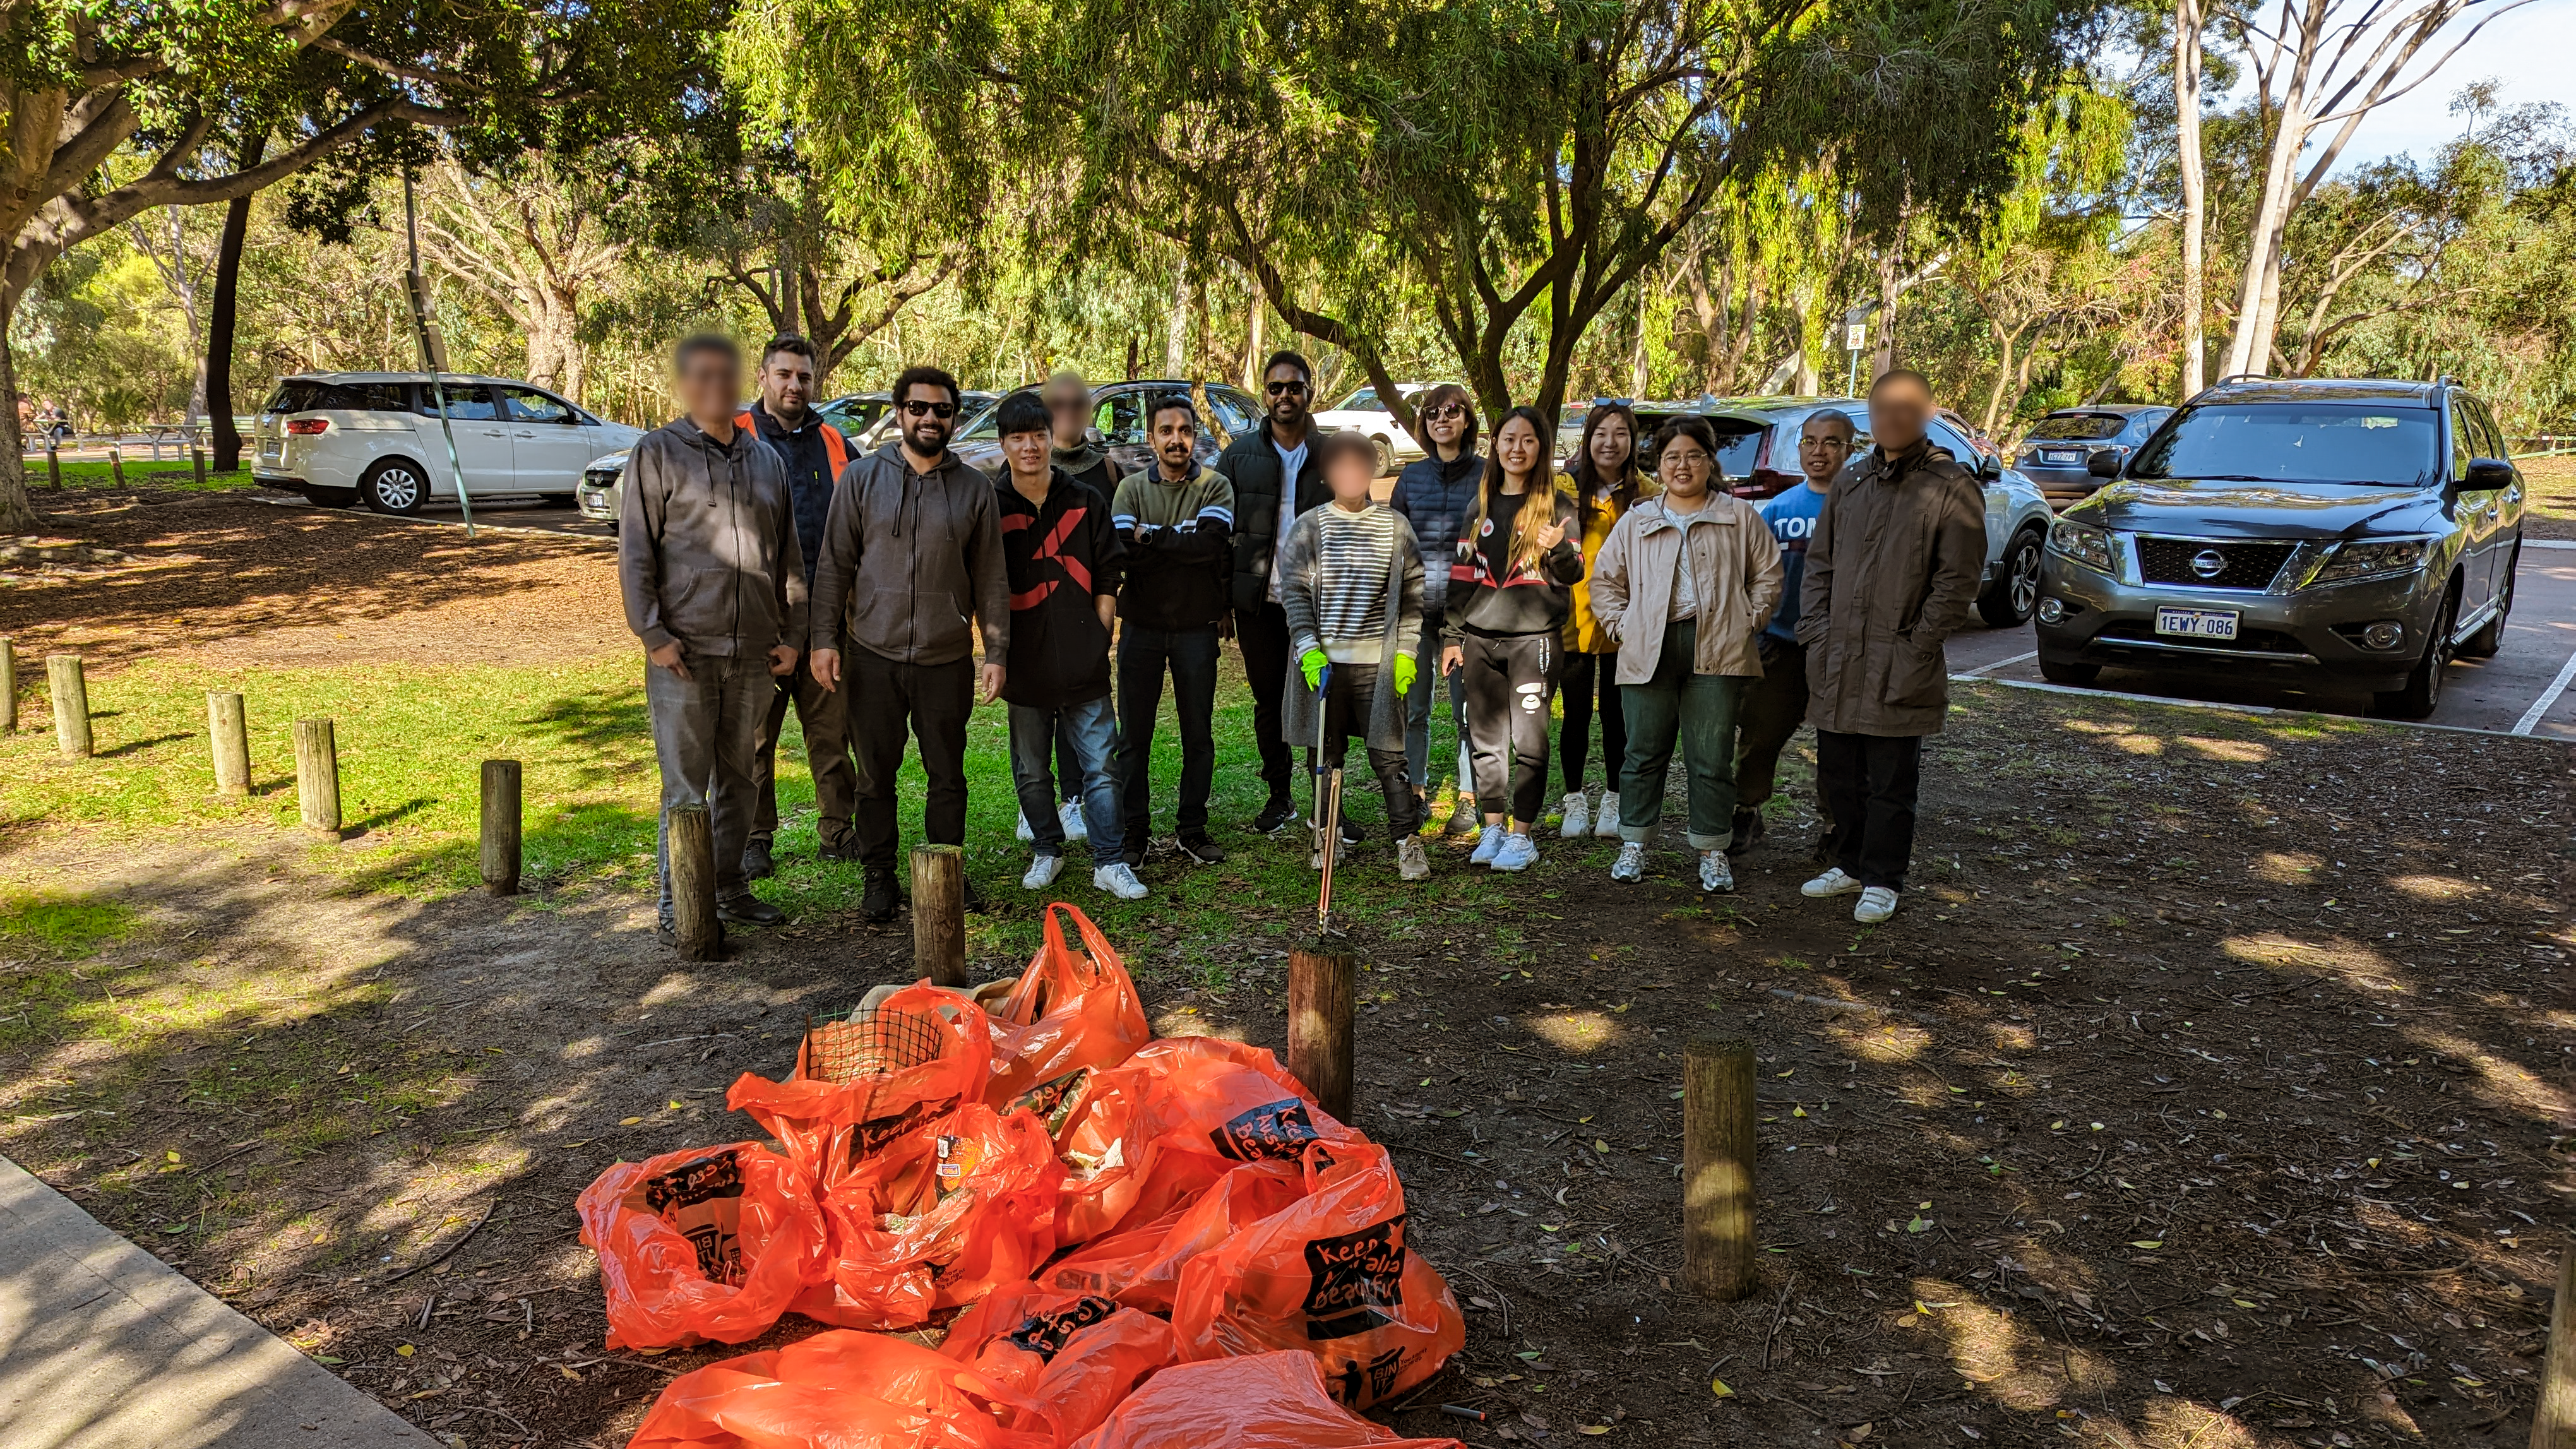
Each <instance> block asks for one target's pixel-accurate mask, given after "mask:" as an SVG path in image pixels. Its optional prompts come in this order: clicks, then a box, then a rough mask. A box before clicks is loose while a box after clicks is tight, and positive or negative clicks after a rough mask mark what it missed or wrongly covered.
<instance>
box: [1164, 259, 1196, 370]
mask: <svg viewBox="0 0 2576 1449" xmlns="http://www.w3.org/2000/svg"><path fill="white" fill-rule="evenodd" d="M1189 345H1190V274H1189V272H1188V271H1187V270H1186V269H1185V270H1183V271H1182V272H1181V273H1180V274H1179V275H1178V276H1175V277H1174V278H1172V315H1171V317H1170V319H1169V320H1168V321H1167V322H1166V324H1165V326H1164V330H1163V376H1165V377H1174V378H1176V377H1185V376H1187V375H1188V374H1187V372H1186V371H1184V369H1186V368H1187V367H1188V366H1189Z"/></svg>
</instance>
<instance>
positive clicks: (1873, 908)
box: [1852, 886, 1896, 926]
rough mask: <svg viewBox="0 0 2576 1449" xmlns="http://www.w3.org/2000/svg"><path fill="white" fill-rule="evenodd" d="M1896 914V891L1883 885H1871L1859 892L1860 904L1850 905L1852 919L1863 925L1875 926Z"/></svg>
mask: <svg viewBox="0 0 2576 1449" xmlns="http://www.w3.org/2000/svg"><path fill="white" fill-rule="evenodd" d="M1895 914H1896V892H1894V891H1892V890H1889V889H1888V888H1887V887H1885V886H1871V887H1870V888H1869V889H1867V890H1865V891H1862V892H1861V893H1860V904H1859V905H1856V906H1854V907H1852V919H1853V920H1855V921H1858V922H1860V923H1861V924H1862V925H1864V926H1875V925H1877V924H1878V923H1879V922H1881V921H1884V920H1886V919H1887V918H1888V917H1890V916H1892V915H1895Z"/></svg>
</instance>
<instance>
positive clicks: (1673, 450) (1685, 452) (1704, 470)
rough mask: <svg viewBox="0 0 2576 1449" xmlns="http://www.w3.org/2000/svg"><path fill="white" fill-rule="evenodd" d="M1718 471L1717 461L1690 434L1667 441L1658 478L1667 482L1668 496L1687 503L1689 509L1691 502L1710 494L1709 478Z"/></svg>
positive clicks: (1657, 464) (1658, 460)
mask: <svg viewBox="0 0 2576 1449" xmlns="http://www.w3.org/2000/svg"><path fill="white" fill-rule="evenodd" d="M1716 471H1717V460H1716V459H1714V458H1711V457H1710V456H1709V455H1708V449H1706V448H1703V447H1701V446H1700V445H1699V439H1697V438H1694V437H1692V436H1690V435H1689V434H1688V433H1682V434H1678V435H1676V436H1675V437H1674V438H1673V440H1672V441H1671V442H1668V443H1666V444H1664V451H1663V452H1662V453H1661V454H1660V455H1658V456H1657V457H1656V459H1655V477H1656V478H1657V480H1659V481H1660V482H1662V484H1663V485H1664V496H1665V497H1666V498H1668V499H1670V500H1671V501H1672V502H1675V503H1679V504H1683V505H1685V511H1687V506H1688V505H1691V504H1695V503H1697V502H1698V501H1699V500H1701V499H1703V498H1706V497H1707V496H1708V480H1709V479H1710V478H1711V477H1712V476H1714V475H1715V473H1716Z"/></svg>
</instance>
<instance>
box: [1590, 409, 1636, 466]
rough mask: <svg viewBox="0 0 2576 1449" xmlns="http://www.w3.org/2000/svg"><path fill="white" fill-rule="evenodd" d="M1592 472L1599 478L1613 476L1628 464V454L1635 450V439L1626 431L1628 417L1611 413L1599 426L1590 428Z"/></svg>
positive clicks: (1634, 436)
mask: <svg viewBox="0 0 2576 1449" xmlns="http://www.w3.org/2000/svg"><path fill="white" fill-rule="evenodd" d="M1590 451H1591V455H1592V472H1593V476H1595V477H1599V478H1615V477H1617V476H1618V475H1619V474H1620V473H1621V472H1623V471H1625V470H1626V469H1627V466H1628V455H1629V454H1631V453H1634V452H1635V451H1637V439H1636V435H1635V434H1634V433H1631V432H1630V431H1628V419H1627V418H1626V417H1624V416H1622V415H1620V414H1618V413H1612V414H1611V415H1610V416H1609V417H1608V418H1606V419H1605V420H1603V422H1602V424H1601V426H1600V427H1598V428H1595V429H1593V430H1592V447H1591V450H1590Z"/></svg>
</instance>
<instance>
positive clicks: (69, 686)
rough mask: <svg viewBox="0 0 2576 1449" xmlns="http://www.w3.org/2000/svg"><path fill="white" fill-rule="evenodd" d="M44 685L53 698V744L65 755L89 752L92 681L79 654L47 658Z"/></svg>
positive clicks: (56, 655) (55, 655)
mask: <svg viewBox="0 0 2576 1449" xmlns="http://www.w3.org/2000/svg"><path fill="white" fill-rule="evenodd" d="M45 687H46V688H47V690H48V691H50V692H51V693H52V695H53V697H54V743H55V744H56V745H57V746H59V747H60V748H61V750H62V752H63V753H64V754H66V755H86V754H88V753H89V752H90V736H89V680H88V679H87V678H86V677H85V676H84V675H83V674H82V673H81V657H80V656H79V655H77V654H53V655H48V656H46V659H45Z"/></svg>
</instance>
